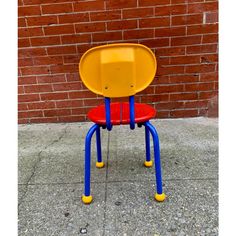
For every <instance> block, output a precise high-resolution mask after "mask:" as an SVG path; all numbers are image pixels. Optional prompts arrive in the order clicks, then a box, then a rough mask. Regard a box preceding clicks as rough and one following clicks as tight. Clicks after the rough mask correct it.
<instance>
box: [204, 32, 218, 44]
mask: <svg viewBox="0 0 236 236" xmlns="http://www.w3.org/2000/svg"><path fill="white" fill-rule="evenodd" d="M217 42H218V34H204V35H203V37H202V43H217Z"/></svg>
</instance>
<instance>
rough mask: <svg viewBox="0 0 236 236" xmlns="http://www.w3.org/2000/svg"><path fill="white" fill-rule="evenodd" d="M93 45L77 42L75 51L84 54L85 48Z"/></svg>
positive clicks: (87, 48)
mask: <svg viewBox="0 0 236 236" xmlns="http://www.w3.org/2000/svg"><path fill="white" fill-rule="evenodd" d="M92 47H93V44H78V45H77V52H78V53H81V54H84V53H85V52H86V51H87V50H89V49H90V48H92Z"/></svg>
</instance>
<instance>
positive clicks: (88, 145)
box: [83, 96, 165, 203]
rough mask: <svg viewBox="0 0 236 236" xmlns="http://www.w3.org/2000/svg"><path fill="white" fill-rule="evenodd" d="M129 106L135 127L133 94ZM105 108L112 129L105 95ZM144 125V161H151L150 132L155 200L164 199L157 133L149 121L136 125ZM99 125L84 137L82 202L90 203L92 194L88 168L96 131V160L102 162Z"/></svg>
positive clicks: (94, 126) (109, 129) (109, 128)
mask: <svg viewBox="0 0 236 236" xmlns="http://www.w3.org/2000/svg"><path fill="white" fill-rule="evenodd" d="M129 107H130V129H135V110H134V109H135V105H134V96H130V97H129ZM105 110H106V128H107V130H108V131H111V130H112V124H111V116H110V98H107V97H105ZM142 125H143V126H144V127H145V143H146V161H147V162H150V161H151V155H150V133H151V135H152V138H153V144H154V163H155V173H156V195H155V199H156V200H157V201H164V199H165V195H164V193H163V192H162V175H161V159H160V146H159V138H158V133H157V131H156V129H155V127H154V126H153V125H152V124H151V123H150V122H149V121H146V122H145V123H142V124H138V127H141V126H142ZM100 127H101V126H100V125H98V124H94V125H93V126H92V127H91V128H90V129H89V131H88V133H87V136H86V139H85V169H84V171H85V172H84V196H83V197H84V199H83V201H84V203H90V202H91V201H92V196H91V195H90V168H91V139H92V136H93V134H94V133H95V132H96V146H97V162H98V163H102V151H101V135H100Z"/></svg>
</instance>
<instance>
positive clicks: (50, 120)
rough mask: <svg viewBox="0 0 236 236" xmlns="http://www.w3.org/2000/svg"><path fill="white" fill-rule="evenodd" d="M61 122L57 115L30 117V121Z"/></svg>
mask: <svg viewBox="0 0 236 236" xmlns="http://www.w3.org/2000/svg"><path fill="white" fill-rule="evenodd" d="M52 122H59V121H58V118H57V117H41V118H30V122H29V123H52Z"/></svg>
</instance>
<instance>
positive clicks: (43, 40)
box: [30, 36, 61, 46]
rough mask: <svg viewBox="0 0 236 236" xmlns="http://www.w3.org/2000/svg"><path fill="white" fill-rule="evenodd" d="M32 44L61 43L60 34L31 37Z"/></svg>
mask: <svg viewBox="0 0 236 236" xmlns="http://www.w3.org/2000/svg"><path fill="white" fill-rule="evenodd" d="M30 41H31V45H32V46H48V45H58V44H60V43H61V41H60V37H59V36H53V37H37V38H31V39H30Z"/></svg>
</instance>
